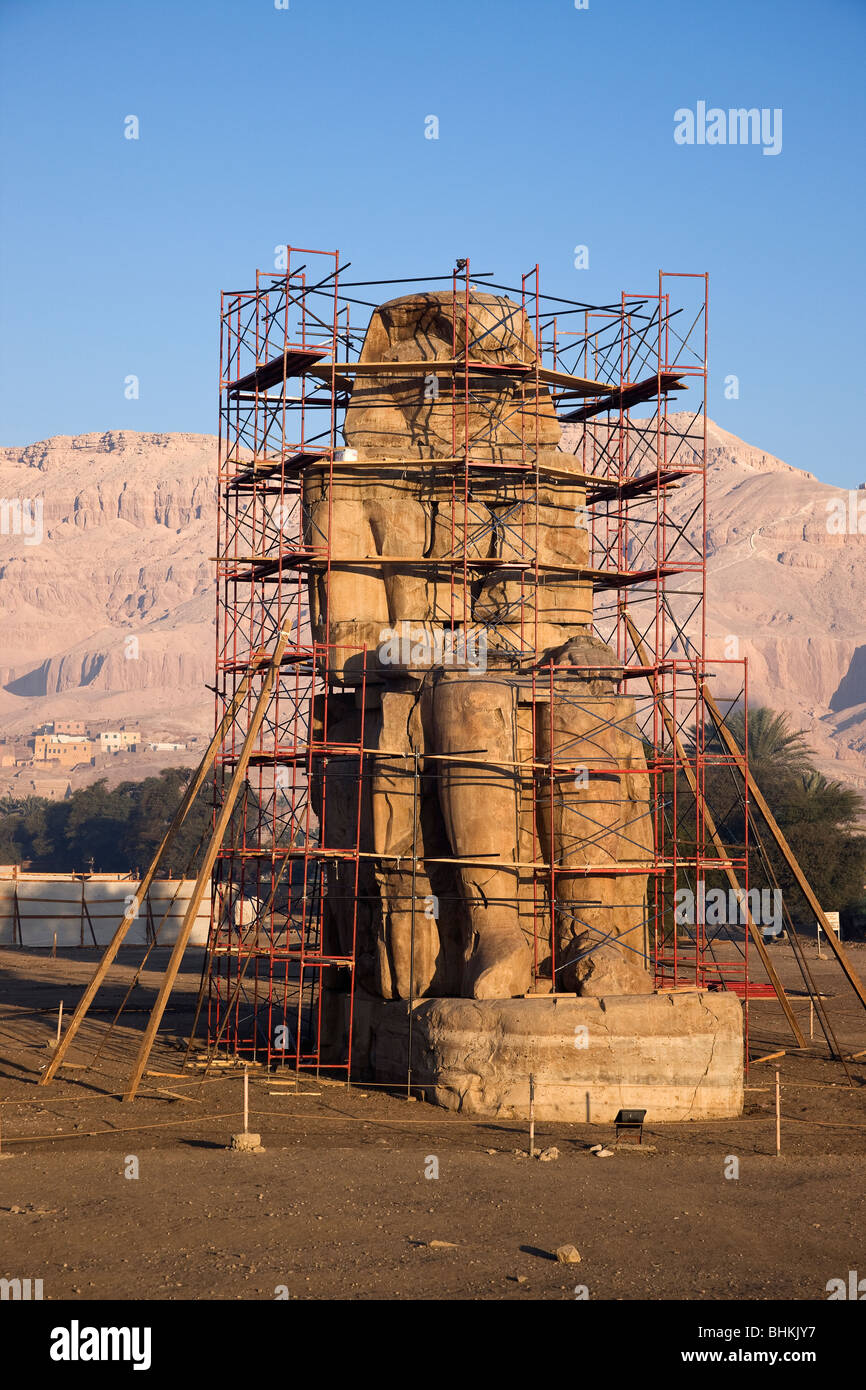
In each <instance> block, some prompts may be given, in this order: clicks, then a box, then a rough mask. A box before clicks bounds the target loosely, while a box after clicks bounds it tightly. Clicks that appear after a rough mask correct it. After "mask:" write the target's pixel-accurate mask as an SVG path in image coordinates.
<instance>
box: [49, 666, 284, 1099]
mask: <svg viewBox="0 0 866 1390" xmlns="http://www.w3.org/2000/svg"><path fill="white" fill-rule="evenodd" d="M283 645H285V643H283ZM280 655H282V652H281V653H280ZM272 660H273V659H270V658H269V659H268V661H269V663H272ZM253 675H254V672H249V673H248V674H247V675H246V676H245V677H244V679H243V680H242V681H241V683H240V685H239V686H238V688H237V690H236V691H235V693H234V695H233V697H232V700H231V703H230V704H229V705H228V707H227V709H226V711H225V714H224V715H223V717H222V719H221V720H220V723H219V725H218V726H217V729H216V731H215V732H214V735H213V738H212V739H211V741H210V743H209V744H208V746H207V749H206V750H205V753H204V756H203V757H202V760H201V762H200V763H199V765H198V767H197V769H196V771H195V774H194V775H193V777H192V778H191V779H190V781H189V783H188V785H187V787H186V790H185V791H184V794H183V797H182V798H181V801H180V804H179V805H178V808H177V810H176V811H175V813H174V816H173V817H172V821H171V824H170V825H169V827H168V829H167V830H166V832H165V834H164V836H163V837H162V840H161V841H160V843H159V845H158V847H157V850H156V853H155V854H154V856H153V859H152V860H151V863H150V866H149V868H148V870H147V872H146V874H145V875H144V878H143V879H142V880H141V882H140V884H139V885H138V888H137V890H136V892H135V895H134V896H133V898H132V901H131V902H130V904H129V906H128V907H127V909H126V912H125V913H124V915H123V918H122V920H121V922H120V923H119V925H118V927H117V930H116V931H115V933H114V936H113V937H112V938H111V941H110V942H109V943H108V945H107V946H106V948H105V952H104V954H103V956H102V959H101V960H100V961H99V964H98V965H97V967H96V969H95V971H94V972H93V975H92V977H91V979H90V982H89V984H88V985H87V988H86V989H85V991H84V993H83V994H82V996H81V998H80V1000H79V1001H78V1005H77V1007H76V1009H75V1012H74V1014H73V1015H72V1018H71V1019H70V1021H69V1026H68V1028H67V1029H66V1032H65V1033H64V1034H63V1037H62V1038H61V1040H60V1044H59V1046H58V1048H57V1050H56V1052H55V1053H54V1056H53V1057H52V1059H51V1062H50V1063H49V1065H48V1067H47V1068H46V1070H45V1071H44V1072H43V1074H42V1076H41V1077H40V1078H39V1083H38V1084H39V1085H40V1086H47V1085H48V1083H49V1082H50V1081H52V1080H53V1079H54V1077H55V1076H56V1074H57V1072H58V1071H59V1069H60V1067H62V1065H63V1062H64V1060H65V1058H66V1055H67V1053H68V1051H69V1048H70V1046H71V1045H72V1042H73V1040H74V1038H75V1036H76V1034H77V1032H78V1030H79V1028H80V1027H81V1025H82V1023H83V1022H84V1019H85V1018H86V1016H87V1013H88V1010H89V1009H90V1006H91V1004H92V1003H93V1000H94V999H95V997H96V995H97V993H98V991H99V989H100V987H101V985H102V982H103V980H104V979H105V977H106V975H107V974H108V971H109V970H110V968H111V966H112V964H113V963H114V960H115V958H116V956H117V953H118V951H119V950H120V948H121V946H122V945H123V942H124V940H125V939H126V936H127V935H128V933H129V930H130V928H131V927H132V925H133V923H134V922H135V921H136V920H137V918H138V914H139V912H140V910H141V905H142V903H143V902H144V901H145V899H146V898H147V895H148V892H149V891H150V886H151V884H152V883H153V880H154V878H155V877H156V874H157V872H158V870H159V867H160V864H161V863H162V862H163V860H164V858H165V855H166V853H167V851H168V849H169V848H170V846H171V844H172V843H173V841H174V837H175V835H176V834H177V832H178V830H179V829H180V828H181V826H182V825H183V823H184V821H185V820H186V818H187V816H188V814H189V811H190V809H191V807H192V805H193V803H194V801H195V799H196V797H197V796H198V794H199V792H200V791H201V788H202V786H203V785H204V782H205V779H206V778H207V776H208V773H209V772H210V770H211V768H212V767H213V765H214V762H215V761H216V756H217V753H218V752H219V749H220V747H221V746H222V744H223V742H224V741H225V738H226V736H227V734H228V732H229V729H230V728H231V726H232V724H233V723H234V721H235V719H236V718H237V716H238V713H239V711H240V709H241V707H242V705H243V703H244V701H245V699H246V697H247V693H248V691H249V688H250V685H251V683H252V678H253ZM190 930H191V928H190Z"/></svg>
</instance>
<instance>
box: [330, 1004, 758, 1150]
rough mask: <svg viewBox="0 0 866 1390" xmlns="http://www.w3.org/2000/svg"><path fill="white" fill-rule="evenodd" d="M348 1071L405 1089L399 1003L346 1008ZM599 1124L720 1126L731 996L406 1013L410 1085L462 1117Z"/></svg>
mask: <svg viewBox="0 0 866 1390" xmlns="http://www.w3.org/2000/svg"><path fill="white" fill-rule="evenodd" d="M354 1016H355V1029H354V1033H355V1036H354V1042H353V1072H354V1073H355V1074H356V1075H357V1074H358V1069H360V1070H362V1071H365V1072H366V1074H367V1075H368V1076H369V1077H370V1078H371V1079H373V1080H376V1081H390V1082H394V1083H396V1084H400V1083H402V1084H405V1082H406V1062H407V1054H408V1044H409V1014H408V1010H407V1006H406V1004H405V1003H400V1002H392V1001H385V1000H373V999H363V998H362V999H358V998H356V1000H355V1011H354ZM530 1074H532V1075H533V1076H534V1078H535V1114H536V1117H537V1118H538V1119H539V1120H566V1121H580V1122H583V1123H586V1122H589V1123H595V1124H610V1123H611V1121H612V1120H613V1119H614V1117H615V1116H616V1114H617V1112H618V1111H619V1110H621V1109H624V1108H629V1107H637V1108H640V1109H644V1110H646V1112H647V1113H646V1121H647V1123H648V1124H652V1123H654V1122H656V1121H662V1120H668V1121H670V1120H720V1119H729V1118H731V1117H732V1116H735V1115H739V1114H740V1113H741V1111H742V1108H743V1011H742V1006H741V1005H740V1001H739V1000H738V999H737V997H736V996H735V995H733V994H727V993H718V992H709V991H700V992H699V991H696V992H695V993H688V994H685V993H683V994H679V993H677V994H629V995H617V996H610V997H607V998H602V999H591V998H578V997H577V996H575V997H574V998H571V997H568V998H562V997H559V998H544V997H543V996H542V997H539V998H532V999H485V1000H475V999H423V1000H420V1001H419V1002H418V1003H417V1004H414V1005H413V1007H412V1081H413V1083H416V1084H417V1085H419V1086H422V1085H423V1086H424V1088H425V1092H424V1093H425V1095H426V1096H427V1098H428V1099H429V1100H432V1101H435V1102H436V1103H437V1104H439V1105H443V1106H445V1107H447V1108H448V1109H449V1110H459V1111H461V1112H462V1113H463V1114H467V1115H479V1116H485V1117H487V1118H498V1119H523V1120H525V1119H527V1118H528V1115H529V1077H530Z"/></svg>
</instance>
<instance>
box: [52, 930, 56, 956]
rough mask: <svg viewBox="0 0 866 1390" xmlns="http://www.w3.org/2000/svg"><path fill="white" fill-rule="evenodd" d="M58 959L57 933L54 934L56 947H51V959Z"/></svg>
mask: <svg viewBox="0 0 866 1390" xmlns="http://www.w3.org/2000/svg"><path fill="white" fill-rule="evenodd" d="M56 958H57V932H55V933H54V945H53V946H52V947H51V959H52V960H56Z"/></svg>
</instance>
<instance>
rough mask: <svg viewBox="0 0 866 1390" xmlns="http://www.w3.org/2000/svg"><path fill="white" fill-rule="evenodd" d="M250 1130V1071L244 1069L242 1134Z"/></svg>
mask: <svg viewBox="0 0 866 1390" xmlns="http://www.w3.org/2000/svg"><path fill="white" fill-rule="evenodd" d="M249 1130H250V1073H249V1070H245V1071H244V1134H249Z"/></svg>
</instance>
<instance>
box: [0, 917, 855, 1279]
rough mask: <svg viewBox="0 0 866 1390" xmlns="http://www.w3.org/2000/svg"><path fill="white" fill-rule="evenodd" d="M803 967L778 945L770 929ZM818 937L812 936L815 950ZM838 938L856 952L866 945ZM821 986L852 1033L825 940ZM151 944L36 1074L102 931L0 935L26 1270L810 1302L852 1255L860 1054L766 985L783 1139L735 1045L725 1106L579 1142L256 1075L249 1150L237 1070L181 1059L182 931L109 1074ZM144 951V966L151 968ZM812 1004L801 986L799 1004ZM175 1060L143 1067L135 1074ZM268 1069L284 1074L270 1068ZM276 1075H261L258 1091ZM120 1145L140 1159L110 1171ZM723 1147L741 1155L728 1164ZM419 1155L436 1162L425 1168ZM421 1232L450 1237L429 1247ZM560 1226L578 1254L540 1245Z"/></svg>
mask: <svg viewBox="0 0 866 1390" xmlns="http://www.w3.org/2000/svg"><path fill="white" fill-rule="evenodd" d="M771 949H772V952H773V959H774V961H775V962H776V965H777V969H778V970H779V972H780V974H781V976H782V979H783V981H784V983H785V984H786V986H787V987H790V988H792V989H796V988H801V987H802V984H801V981H800V977H799V972H798V971H797V969H796V965H795V963H794V960H793V957H792V954H791V950H790V947H789V946H786V945H779V946H774V947H772V948H771ZM824 949H825V951H826V949H827V948H826V947H825V948H824ZM848 949H849V952H850V955H851V957H852V959H853V961H854V963H855V966H856V968H857V969H858V971H859V972H860V974H861V976H862V975H863V974H864V972H866V947H864V946H862V945H859V946H858V945H852V946H850V947H849V948H848ZM807 950H808V953H809V959H810V963H811V966H812V969H813V971H814V973H815V978H816V982H817V984H818V987H819V988H820V989H821V990H822V991H823V992H825V993H826V994H827V995H828V996H829V997H828V999H827V1007H828V1010H829V1011H830V1015H831V1018H832V1021H833V1024H834V1027H835V1029H836V1032H837V1036H838V1038H839V1042H840V1044H841V1046H842V1048H843V1050H844V1051H845V1052H846V1053H852V1052H857V1051H859V1050H860V1049H861V1048H866V1013H864V1011H863V1009H862V1007H861V1006H860V1004H859V1002H858V1001H857V999H856V997H855V995H854V994H853V992H852V990H851V989H850V987H849V985H848V984H847V982H846V981H845V979H844V977H843V976H842V973H841V971H840V969H839V967H838V966H837V965H836V964H835V963H834V961H833V960H824V961H819V960H816V959H815V947H814V943H812V944H810V945H809V946H808V947H807ZM166 956H167V953H166V952H164V951H155V952H154V953H153V954H152V956H151V965H150V966H149V967H148V969H147V971H146V972H145V973H144V975H143V977H142V982H143V987H142V988H139V989H138V990H137V991H136V994H135V996H134V997H133V999H132V1001H131V1004H132V1005H133V1006H134V1007H135V1008H136V1009H137V1010H139V1012H133V1013H129V1014H125V1015H124V1020H123V1026H120V1027H118V1029H117V1030H116V1031H115V1032H114V1033H113V1034H112V1036H111V1037H110V1039H109V1040H108V1042H107V1043H106V1045H105V1046H104V1048H103V1051H102V1054H101V1056H100V1058H99V1060H98V1062H97V1063H96V1066H95V1068H93V1069H92V1070H89V1071H85V1070H84V1068H83V1067H77V1068H68V1069H65V1070H64V1071H63V1072H62V1079H61V1080H58V1081H56V1082H55V1083H54V1084H52V1085H51V1086H50V1087H47V1088H42V1089H37V1087H36V1082H37V1080H38V1077H39V1074H40V1069H41V1068H44V1066H45V1065H46V1064H47V1061H48V1059H49V1057H50V1052H49V1050H48V1046H49V1045H50V1043H51V1040H52V1038H53V1037H54V1034H55V1030H56V1016H57V1006H58V1003H59V1001H60V1000H61V999H62V1000H63V1002H64V1008H65V1009H66V1011H67V1013H68V1012H69V1011H70V1010H71V1009H72V1008H73V1007H74V1005H75V1003H76V1002H77V999H78V997H79V995H80V992H81V989H82V988H83V986H84V984H85V983H86V980H87V979H88V978H89V975H90V973H91V971H92V968H93V964H94V961H95V960H96V959H97V953H96V952H89V951H75V952H68V953H67V954H65V955H60V956H58V957H57V958H56V959H52V958H50V957H49V956H48V955H47V954H46V953H45V952H33V953H28V952H22V951H19V950H4V951H2V952H0V1121H2V1145H3V1151H4V1152H7V1153H10V1154H11V1155H12V1157H11V1158H10V1159H9V1160H8V1161H2V1162H0V1275H2V1276H5V1277H9V1278H12V1277H21V1278H25V1277H29V1278H41V1279H42V1280H43V1284H44V1298H45V1299H55V1300H57V1299H82V1300H87V1299H128V1300H134V1299H144V1300H152V1299H218V1300H222V1299H273V1298H275V1297H276V1296H277V1295H278V1291H280V1290H281V1286H284V1288H285V1290H286V1291H287V1293H288V1296H289V1297H290V1298H301V1299H461V1298H462V1299H519V1300H526V1299H530V1300H531V1299H574V1297H575V1289H576V1288H577V1287H578V1286H583V1287H584V1288H585V1290H586V1294H587V1296H588V1297H589V1298H590V1299H650V1300H654V1299H681V1300H706V1299H722V1300H725V1299H738V1298H740V1299H756V1300H763V1299H796V1300H824V1299H826V1298H827V1290H826V1286H827V1282H828V1280H831V1279H834V1278H842V1279H846V1280H847V1278H848V1275H849V1271H850V1270H860V1271H861V1275H862V1276H866V1248H864V1229H866V1222H864V1196H863V1188H864V1182H863V1174H864V1155H866V1105H864V1101H866V1057H864V1058H863V1059H861V1060H860V1061H858V1062H856V1063H852V1064H850V1070H851V1074H852V1077H853V1080H854V1085H853V1086H849V1085H848V1083H847V1078H846V1075H845V1072H844V1070H843V1068H842V1066H841V1065H840V1064H839V1063H838V1062H831V1061H829V1060H828V1058H827V1048H826V1044H825V1043H824V1040H823V1037H822V1035H821V1032H820V1028H819V1025H818V1022H817V1020H816V1021H815V1039H814V1042H813V1043H812V1044H811V1046H810V1049H809V1051H807V1052H806V1053H797V1052H794V1051H792V1050H790V1046H791V1044H792V1042H793V1040H792V1039H791V1037H790V1034H789V1033H788V1031H787V1027H786V1024H785V1021H784V1018H783V1016H782V1013H781V1011H780V1009H779V1007H778V1005H777V1003H776V1001H775V1000H773V1001H767V1002H765V1001H757V1002H752V1003H751V1004H750V1044H751V1047H750V1050H751V1054H752V1056H753V1057H757V1056H760V1055H762V1054H765V1053H768V1052H772V1051H775V1050H777V1049H778V1048H787V1049H788V1051H787V1052H786V1055H785V1056H784V1057H783V1058H782V1059H781V1061H780V1062H779V1063H778V1065H779V1067H780V1070H781V1075H782V1113H783V1122H782V1154H781V1156H780V1157H776V1156H775V1153H774V1147H775V1119H774V1109H773V1106H774V1098H773V1089H772V1088H773V1081H774V1075H773V1073H774V1067H775V1065H776V1064H775V1063H764V1064H759V1065H756V1066H752V1067H751V1068H750V1072H749V1075H748V1078H747V1087H748V1089H747V1092H746V1107H745V1113H744V1115H743V1116H742V1117H741V1118H740V1119H737V1120H730V1121H717V1122H714V1123H693V1124H666V1125H659V1124H657V1125H653V1124H652V1123H651V1121H650V1123H648V1124H647V1127H646V1130H645V1135H644V1137H645V1142H646V1143H647V1144H648V1145H652V1146H654V1149H655V1152H649V1151H647V1152H644V1153H642V1154H631V1153H624V1152H622V1151H617V1152H616V1153H615V1154H614V1156H613V1157H611V1158H606V1159H597V1158H595V1157H594V1156H593V1155H592V1154H591V1153H590V1152H589V1146H590V1145H591V1144H595V1143H598V1142H599V1141H600V1140H607V1139H612V1137H613V1136H612V1133H611V1132H610V1128H609V1127H605V1126H589V1125H580V1124H569V1125H564V1124H558V1125H556V1124H543V1125H541V1126H539V1127H538V1129H537V1134H536V1143H537V1146H538V1147H540V1148H544V1147H545V1146H547V1145H556V1146H557V1148H558V1149H559V1151H560V1157H559V1159H558V1160H556V1161H553V1162H546V1163H540V1162H538V1161H536V1160H533V1159H530V1158H528V1157H527V1156H526V1149H527V1141H528V1136H527V1132H526V1126H525V1125H522V1124H520V1123H517V1122H508V1121H503V1122H477V1121H471V1120H468V1119H466V1118H463V1117H461V1116H460V1115H455V1114H451V1113H447V1112H444V1111H442V1110H439V1109H436V1108H434V1107H433V1106H429V1105H427V1104H424V1103H423V1102H418V1101H417V1100H409V1099H407V1098H406V1096H405V1095H401V1094H399V1093H397V1092H396V1091H394V1090H393V1089H391V1090H389V1091H387V1092H385V1091H382V1090H377V1089H375V1088H371V1087H370V1086H366V1085H357V1086H355V1085H353V1086H352V1087H351V1088H347V1087H346V1085H345V1084H344V1083H334V1082H328V1081H326V1080H324V1079H317V1078H316V1077H315V1076H304V1077H302V1078H301V1079H300V1082H299V1083H296V1084H295V1085H294V1086H293V1085H291V1084H290V1085H288V1086H287V1085H286V1084H285V1083H286V1081H288V1082H289V1083H291V1082H292V1081H293V1079H294V1078H293V1074H292V1073H291V1072H290V1071H288V1070H286V1071H283V1072H280V1073H272V1074H270V1075H268V1074H265V1073H264V1072H263V1071H262V1070H261V1069H259V1071H258V1072H254V1073H253V1077H254V1079H253V1080H252V1081H251V1085H250V1095H251V1100H250V1105H251V1111H252V1113H251V1123H250V1128H251V1129H254V1130H257V1131H259V1132H260V1133H261V1135H262V1143H263V1145H264V1150H265V1151H264V1153H260V1154H237V1153H232V1152H229V1151H227V1148H226V1145H227V1144H228V1142H229V1138H230V1136H231V1134H232V1133H233V1132H234V1131H237V1130H239V1129H240V1128H241V1110H242V1091H243V1084H242V1080H241V1078H240V1075H239V1073H238V1072H237V1071H236V1070H226V1069H224V1068H223V1069H221V1071H220V1072H218V1073H211V1074H209V1075H208V1077H207V1079H206V1080H205V1081H204V1082H202V1081H201V1079H200V1073H193V1074H192V1075H187V1076H185V1077H183V1078H181V1077H179V1076H178V1075H177V1073H179V1072H180V1063H181V1061H182V1058H183V1051H182V1046H183V1042H185V1038H186V1036H187V1030H188V1028H189V1026H190V1023H191V1010H192V1004H193V1002H194V999H195V994H196V990H197V987H198V980H199V970H200V965H201V959H200V955H199V954H198V953H195V952H191V953H188V957H187V960H186V962H185V970H184V972H183V973H182V974H181V976H180V977H179V981H178V988H177V991H176V993H175V995H174V996H173V998H172V1001H171V1003H170V1011H169V1013H167V1015H166V1018H165V1020H164V1028H163V1032H162V1035H161V1041H160V1043H159V1045H158V1046H157V1047H156V1048H155V1049H154V1052H153V1054H152V1056H151V1060H150V1063H149V1074H148V1075H147V1076H146V1077H145V1079H144V1082H143V1084H142V1089H141V1092H140V1094H139V1098H138V1099H137V1100H136V1101H135V1102H134V1103H132V1104H127V1103H124V1102H122V1101H121V1099H120V1095H119V1093H120V1092H121V1089H122V1087H123V1085H124V1082H125V1081H126V1079H127V1078H128V1076H129V1073H130V1069H131V1065H132V1058H133V1056H134V1052H135V1049H136V1047H137V1044H138V1041H139V1040H140V1036H141V1031H142V1030H143V1028H144V1026H145V1022H146V1019H147V1012H146V1008H147V1007H149V1005H150V1003H151V1002H152V1000H153V997H154V992H155V989H156V987H157V985H158V981H159V976H160V974H161V972H162V970H163V969H164V966H165V961H166ZM139 959H140V955H139V952H138V951H128V952H123V953H122V957H121V963H120V964H119V965H117V966H116V967H115V968H114V970H113V971H112V974H111V976H110V983H109V985H108V986H107V987H106V988H105V989H104V990H103V991H102V993H101V994H100V995H99V996H98V998H97V1001H96V1002H97V1004H98V1005H99V1006H100V1007H101V1008H103V1009H105V1008H106V1006H109V1008H110V1012H104V1013H99V1014H95V1015H93V1016H92V1018H91V1019H89V1020H88V1022H87V1023H86V1024H85V1026H84V1027H83V1029H82V1031H81V1033H80V1034H79V1038H78V1039H77V1040H76V1043H75V1044H74V1046H73V1049H72V1051H71V1053H70V1060H74V1061H75V1062H79V1063H82V1062H85V1061H87V1060H88V1059H89V1058H90V1057H91V1055H92V1054H93V1052H94V1051H95V1049H96V1046H97V1045H98V1043H99V1042H100V1040H101V1039H103V1038H104V1035H105V1031H106V1028H107V1024H108V1021H109V1020H110V1018H111V1017H112V1014H113V1011H114V1008H115V1007H116V1006H117V1004H118V1003H119V1002H120V999H121V998H122V995H123V994H124V993H125V991H126V988H127V986H128V984H129V981H130V980H131V977H132V973H133V971H134V968H135V966H136V965H137V964H138V962H139ZM151 967H152V968H151ZM794 1007H795V1009H797V1010H798V1012H799V1014H800V1016H801V1018H802V1019H803V1020H804V1022H805V1027H806V1032H807V1034H808V1027H809V1006H808V1001H801V1002H797V1003H795V1005H794ZM160 1072H161V1073H172V1074H173V1075H154V1073H160ZM279 1083H282V1084H279ZM275 1093H276V1094H275ZM130 1156H134V1157H135V1158H137V1160H138V1177H137V1178H128V1177H126V1176H125V1175H124V1174H125V1170H130V1169H131V1167H132V1165H131V1164H130V1162H129V1158H130ZM731 1156H733V1157H736V1158H737V1159H738V1160H739V1177H738V1178H727V1177H726V1176H725V1173H726V1171H731V1163H730V1158H731ZM432 1158H435V1159H437V1160H438V1174H439V1175H438V1178H433V1177H427V1176H425V1174H426V1173H428V1172H431V1171H433V1168H434V1165H433V1164H432V1163H431V1162H430V1160H431V1159H432ZM433 1241H442V1242H448V1244H447V1245H443V1246H441V1247H438V1248H437V1247H436V1246H433V1245H431V1244H430V1242H433ZM566 1243H569V1244H573V1245H575V1246H576V1247H577V1249H578V1250H579V1251H580V1254H581V1262H580V1264H576V1265H560V1264H557V1263H556V1261H555V1260H554V1259H553V1258H552V1251H553V1250H554V1249H555V1248H556V1247H557V1246H559V1245H562V1244H566Z"/></svg>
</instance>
